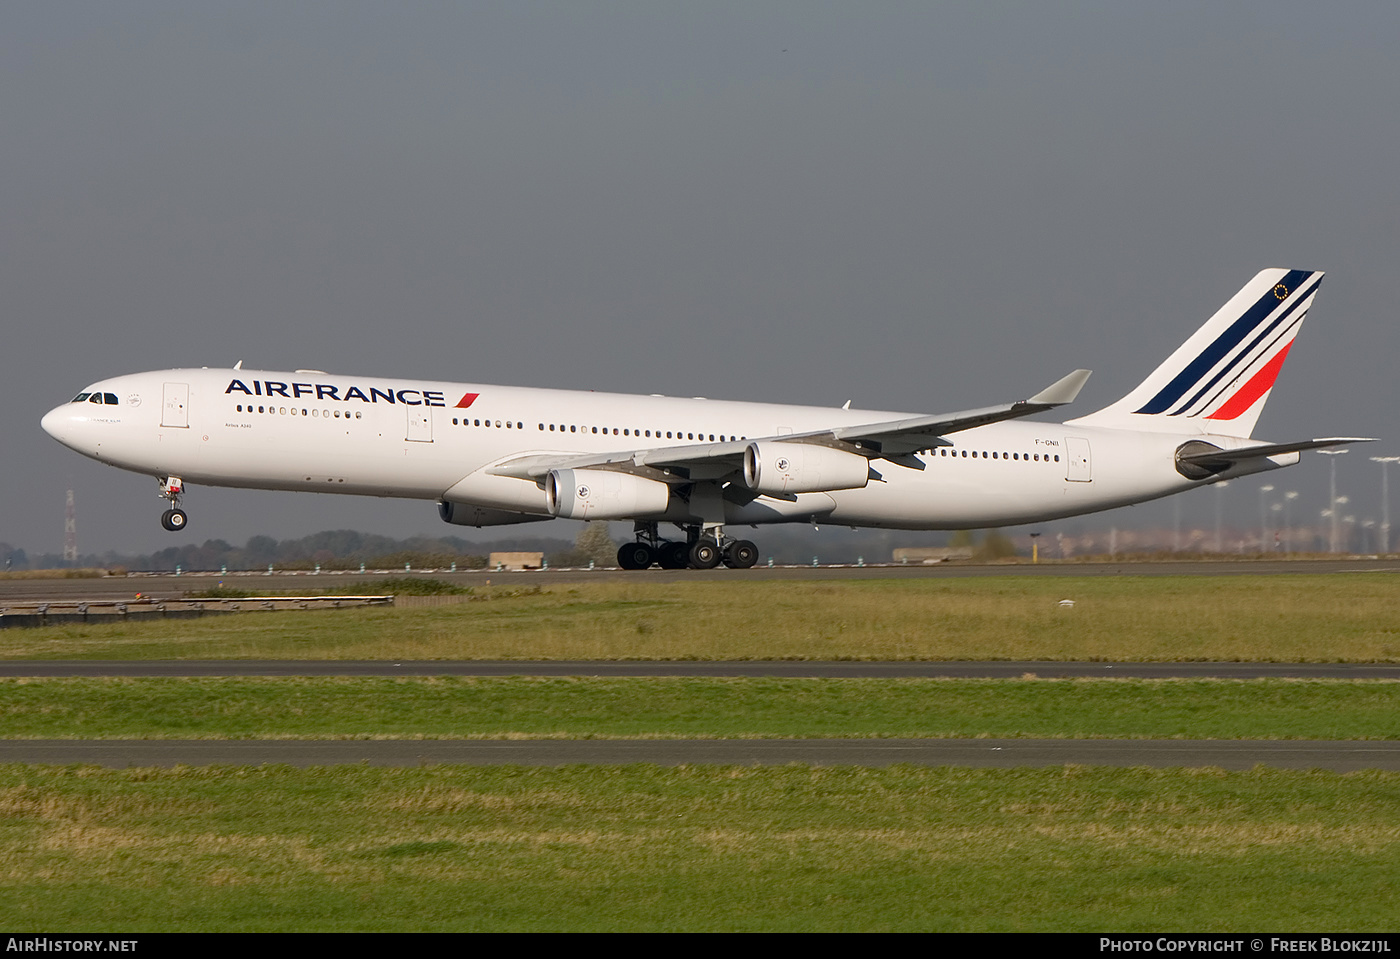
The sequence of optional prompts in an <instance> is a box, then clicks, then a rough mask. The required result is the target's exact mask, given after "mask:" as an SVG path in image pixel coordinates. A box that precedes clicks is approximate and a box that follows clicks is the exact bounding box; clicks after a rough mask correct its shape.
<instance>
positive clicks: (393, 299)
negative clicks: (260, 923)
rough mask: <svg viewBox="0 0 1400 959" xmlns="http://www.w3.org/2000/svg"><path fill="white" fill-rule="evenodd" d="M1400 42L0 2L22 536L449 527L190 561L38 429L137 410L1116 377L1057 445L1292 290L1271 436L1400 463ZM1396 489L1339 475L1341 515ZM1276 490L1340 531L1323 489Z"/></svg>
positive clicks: (939, 398)
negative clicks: (180, 400) (1398, 383)
mask: <svg viewBox="0 0 1400 959" xmlns="http://www.w3.org/2000/svg"><path fill="white" fill-rule="evenodd" d="M1398 28H1400V9H1397V8H1396V7H1394V6H1393V5H1386V4H1346V3H1342V4H1329V5H1326V6H1322V5H1317V4H1301V3H1259V4H1249V3H1235V4H1218V3H1200V4H1191V3H1173V4H1160V5H1126V4H1117V3H1103V4H1047V3H1029V4H999V3H972V4H965V5H938V4H893V3H861V4H856V3H844V4H821V3H814V2H806V0H804V2H792V3H763V2H751V0H750V2H739V3H692V4H658V3H635V4H632V3H586V2H568V3H523V2H508V3H507V2H502V3H495V4H465V3H464V4H443V3H406V2H401V3H394V4H349V3H343V2H337V3H297V4H285V3H268V4H253V3H210V4H201V3H191V2H179V3H149V2H128V3H115V4H114V3H62V4H55V3H46V2H38V3H25V2H11V3H6V4H3V5H0V129H3V130H4V135H3V136H0V171H3V176H2V177H0V291H3V303H4V331H5V337H4V347H3V352H2V353H0V374H3V379H0V382H3V390H4V393H3V395H4V399H5V403H4V411H5V412H4V416H3V419H0V450H3V451H4V452H3V462H4V472H3V477H4V480H3V482H4V487H3V488H4V494H5V495H4V504H5V505H4V507H3V512H0V540H3V541H7V542H10V543H12V544H14V545H17V546H22V547H24V548H26V549H28V550H31V551H33V552H39V551H50V550H57V549H59V548H60V546H61V542H62V528H63V491H64V490H65V489H66V488H67V487H68V486H69V485H70V484H71V485H72V486H73V487H74V488H75V489H76V490H77V496H78V502H79V528H80V547H81V548H82V549H83V550H84V551H89V550H105V549H111V548H115V549H122V550H130V551H146V550H150V549H155V548H159V547H162V546H166V545H171V544H173V543H175V542H177V541H178V542H185V541H188V540H197V541H198V540H203V539H206V538H214V537H218V538H223V539H228V540H230V541H233V542H241V541H243V540H244V539H246V538H247V537H248V536H250V535H252V534H255V533H267V534H269V535H273V536H276V537H278V538H283V537H287V536H294V535H303V534H305V533H308V532H312V531H314V530H317V529H323V528H336V527H355V528H360V529H366V530H372V531H375V532H383V533H391V534H394V535H409V534H412V533H419V532H429V533H433V534H435V535H440V534H442V533H447V532H461V531H460V530H456V529H455V528H452V527H447V526H444V525H443V524H441V523H440V522H439V521H438V519H437V516H436V513H435V511H434V509H433V507H432V505H431V504H429V503H422V502H409V503H393V502H388V503H386V502H383V501H379V500H367V499H358V498H351V497H333V496H319V495H306V494H291V493H249V492H235V491H229V490H211V489H202V488H195V489H194V490H193V491H192V493H191V495H190V496H189V497H187V499H186V507H187V508H188V509H189V511H190V515H191V523H192V525H191V527H190V529H189V531H188V532H187V533H182V534H178V536H172V535H171V534H168V533H165V532H164V531H163V530H161V529H160V527H159V524H158V522H157V518H158V515H159V513H160V510H161V509H162V505H161V501H160V500H159V499H158V498H157V497H156V495H155V482H154V480H151V479H149V478H147V477H141V476H136V475H134V474H127V473H122V472H119V471H117V470H114V469H111V468H108V467H103V466H100V465H98V464H96V463H92V462H90V461H88V460H85V459H83V458H81V457H79V456H78V455H77V454H75V453H71V452H69V451H67V450H65V449H64V448H62V447H60V446H59V445H58V444H57V443H55V442H53V441H52V440H50V439H49V438H48V437H47V436H45V435H44V434H43V432H42V431H41V430H40V429H39V418H40V416H41V415H42V414H43V413H44V411H46V410H47V409H49V408H50V407H52V406H54V405H56V404H58V403H60V402H62V401H63V400H65V399H67V398H69V397H70V396H71V395H72V394H73V393H75V392H77V391H78V390H79V389H80V388H81V387H83V386H84V385H86V384H87V383H89V382H91V381H93V380H96V379H99V378H101V377H104V376H109V375H114V374H117V373H125V372H134V371H137V370H145V369H160V368H166V367H177V366H231V365H232V364H233V363H234V362H235V361H237V360H239V359H242V360H243V361H245V363H246V364H248V365H249V366H257V367H263V368H274V369H275V368H287V369H289V368H294V367H311V368H317V369H325V370H331V371H336V372H345V373H361V374H372V375H385V376H401V377H424V378H436V379H456V380H475V381H481V382H488V383H489V382H502V383H519V384H531V385H558V386H563V387H577V388H596V389H617V390H623V391H633V390H635V391H637V392H643V393H646V392H668V393H677V394H683V395H695V394H703V395H709V396H724V397H734V398H741V399H756V400H773V401H792V402H806V403H813V404H818V405H828V404H829V405H832V406H837V405H840V404H841V403H843V402H844V401H845V400H847V399H853V400H854V405H856V406H866V407H873V408H884V409H903V410H911V411H929V412H934V411H944V410H950V409H957V408H964V407H969V406H980V405H985V404H989V403H993V402H1001V401H1005V400H1011V399H1019V398H1022V397H1023V396H1025V395H1027V394H1028V393H1029V392H1034V391H1035V390H1037V389H1039V388H1040V387H1042V386H1044V385H1046V384H1048V383H1049V382H1050V381H1052V380H1054V379H1055V378H1057V377H1058V376H1060V375H1061V374H1063V373H1065V372H1067V371H1069V370H1071V369H1073V368H1075V367H1077V366H1088V367H1091V368H1093V369H1094V371H1095V374H1094V378H1093V379H1092V380H1091V381H1090V384H1089V386H1088V387H1087V388H1086V389H1085V391H1084V393H1083V394H1082V396H1081V398H1080V400H1079V402H1078V403H1077V404H1076V405H1075V406H1074V407H1072V408H1071V413H1070V415H1073V413H1075V412H1078V413H1083V412H1088V411H1090V410H1093V409H1096V408H1098V407H1099V406H1103V405H1105V404H1107V403H1109V402H1111V401H1112V400H1114V399H1116V398H1118V397H1119V396H1120V395H1122V394H1123V393H1124V392H1126V391H1127V390H1128V389H1129V388H1131V387H1132V386H1133V385H1135V384H1136V383H1137V382H1138V381H1139V380H1140V379H1141V378H1142V376H1143V375H1145V374H1146V372H1148V370H1149V369H1150V368H1151V367H1153V366H1155V365H1156V363H1157V362H1159V361H1160V360H1161V359H1163V358H1164V357H1165V356H1166V355H1167V353H1168V352H1170V351H1171V350H1172V349H1174V348H1175V347H1176V346H1177V345H1178V344H1179V343H1180V342H1181V341H1182V340H1183V339H1184V338H1185V337H1186V335H1187V334H1188V333H1189V332H1190V331H1191V330H1193V329H1194V328H1195V327H1196V326H1197V325H1198V324H1199V323H1200V322H1202V321H1203V320H1204V319H1205V318H1206V317H1207V316H1208V315H1209V314H1210V313H1211V312H1213V311H1214V310H1215V309H1216V308H1217V307H1218V306H1219V305H1220V304H1221V303H1223V302H1224V301H1225V299H1227V298H1228V297H1229V296H1230V295H1232V294H1233V293H1234V292H1235V291H1236V290H1237V289H1238V288H1239V287H1240V286H1241V285H1242V284H1243V283H1244V282H1245V281H1246V280H1247V279H1249V277H1251V276H1252V275H1253V274H1254V273H1255V272H1257V271H1258V270H1259V269H1261V268H1263V267H1266V266H1280V267H1298V268H1309V269H1324V270H1327V271H1328V273H1329V275H1328V278H1327V280H1326V282H1325V284H1324V286H1323V289H1322V293H1321V294H1320V296H1319V297H1318V300H1317V304H1316V307H1315V309H1314V310H1313V313H1312V315H1311V316H1310V318H1309V321H1308V323H1307V325H1306V326H1305V328H1304V330H1303V334H1302V337H1301V338H1300V340H1299V342H1298V345H1297V348H1296V349H1294V350H1293V351H1292V353H1291V354H1290V357H1289V361H1288V364H1287V366H1286V367H1285V369H1284V371H1283V374H1282V376H1281V377H1280V380H1279V383H1278V388H1277V389H1276V391H1275V393H1274V396H1273V398H1272V399H1271V401H1270V404H1269V407H1268V408H1267V410H1266V411H1265V413H1264V416H1263V418H1262V420H1261V422H1260V426H1259V430H1258V431H1257V435H1259V436H1261V437H1265V438H1269V439H1276V440H1288V439H1297V438H1304V437H1309V436H1321V435H1336V434H1348V435H1374V436H1380V437H1392V436H1394V434H1395V429H1394V427H1393V425H1392V420H1393V415H1392V414H1393V409H1394V397H1395V388H1394V381H1393V378H1392V366H1393V361H1394V358H1395V357H1396V355H1397V347H1400V328H1397V324H1396V323H1395V322H1394V321H1393V317H1392V313H1393V309H1392V306H1391V303H1392V300H1393V298H1392V297H1391V295H1390V294H1391V292H1392V291H1393V288H1394V284H1395V280H1394V273H1395V270H1396V266H1397V226H1400V212H1397V211H1400V203H1397V199H1398V198H1397V192H1400V191H1398V188H1397V172H1396V170H1397V146H1400V110H1397V109H1396V106H1395V104H1396V102H1397V94H1400V58H1397V57H1396V56H1395V55H1394V42H1395V39H1396V37H1397V36H1400V29H1398ZM1391 452H1400V449H1397V443H1395V442H1385V443H1378V444H1373V445H1372V446H1371V447H1370V448H1362V449H1359V450H1357V451H1355V452H1353V453H1352V454H1351V455H1349V456H1347V457H1344V458H1343V461H1342V462H1341V463H1339V466H1338V470H1339V475H1340V476H1341V477H1342V485H1343V487H1344V491H1346V492H1349V493H1350V494H1351V495H1352V498H1353V502H1354V503H1355V504H1356V506H1355V507H1354V508H1355V509H1356V510H1357V512H1358V514H1364V515H1370V516H1376V517H1378V516H1379V511H1380V507H1379V502H1378V499H1379V471H1378V468H1377V467H1376V466H1375V465H1374V464H1371V463H1369V462H1367V461H1366V460H1365V457H1366V456H1367V455H1372V454H1380V453H1391ZM1267 481H1272V482H1275V483H1276V484H1282V486H1283V487H1286V488H1290V489H1301V490H1303V492H1304V496H1303V499H1302V500H1301V502H1300V505H1299V506H1298V507H1297V509H1298V514H1297V515H1300V516H1305V515H1312V516H1316V511H1317V510H1319V509H1321V508H1322V507H1323V506H1325V505H1326V503H1325V490H1326V463H1325V461H1324V460H1323V459H1322V458H1321V457H1317V456H1305V459H1304V463H1303V464H1302V465H1301V466H1299V467H1296V468H1294V469H1293V470H1292V471H1290V472H1288V473H1284V474H1275V477H1271V478H1270V480H1267ZM1261 482H1265V480H1261ZM1243 485H1244V486H1245V488H1246V490H1249V491H1252V490H1254V486H1253V485H1250V484H1249V483H1248V482H1247V483H1246V484H1243ZM1213 495H1214V494H1210V493H1196V494H1191V495H1190V496H1188V497H1187V500H1186V503H1187V504H1189V505H1188V506H1187V507H1186V508H1187V509H1188V513H1189V515H1191V516H1194V517H1199V518H1200V520H1201V521H1204V518H1205V517H1206V516H1213V508H1214V500H1213V499H1211V497H1212V496H1213ZM1255 496H1257V493H1254V492H1245V491H1240V492H1239V494H1238V496H1237V497H1236V498H1237V500H1238V502H1237V503H1236V508H1237V509H1238V511H1239V512H1240V513H1241V514H1242V516H1241V519H1240V521H1241V522H1245V523H1247V522H1251V519H1250V517H1252V516H1256V515H1257V503H1256V501H1255V499H1254V497H1255ZM1159 509H1160V508H1159ZM1133 521H1134V520H1133V518H1132V517H1125V518H1124V519H1123V520H1121V521H1120V522H1123V523H1130V522H1133ZM550 528H551V527H548V526H542V527H536V528H535V529H536V530H538V531H546V530H548V529H550ZM558 530H559V533H560V534H561V535H568V534H569V533H570V532H571V530H570V529H568V528H565V527H563V526H559V527H558Z"/></svg>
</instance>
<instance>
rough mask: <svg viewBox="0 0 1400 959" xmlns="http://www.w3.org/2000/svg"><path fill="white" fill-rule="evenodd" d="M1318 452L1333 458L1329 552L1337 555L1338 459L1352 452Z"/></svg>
mask: <svg viewBox="0 0 1400 959" xmlns="http://www.w3.org/2000/svg"><path fill="white" fill-rule="evenodd" d="M1318 452H1319V453H1321V454H1322V455H1324V456H1330V457H1332V459H1331V460H1330V462H1331V464H1332V485H1331V487H1330V489H1331V499H1330V502H1331V504H1332V538H1331V541H1330V542H1329V543H1328V546H1327V551H1328V552H1329V553H1335V552H1337V457H1338V456H1345V455H1346V454H1347V453H1350V452H1351V450H1318Z"/></svg>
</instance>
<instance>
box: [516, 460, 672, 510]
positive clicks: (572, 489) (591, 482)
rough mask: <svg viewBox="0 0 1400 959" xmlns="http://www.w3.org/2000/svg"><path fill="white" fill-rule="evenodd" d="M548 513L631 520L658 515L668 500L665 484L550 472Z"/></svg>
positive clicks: (607, 474)
mask: <svg viewBox="0 0 1400 959" xmlns="http://www.w3.org/2000/svg"><path fill="white" fill-rule="evenodd" d="M544 492H545V501H546V503H547V504H548V505H549V511H550V512H551V513H553V514H554V515H555V516H558V517H560V518H561V519H600V520H606V519H633V518H636V517H640V516H660V515H661V514H663V513H665V512H666V507H667V505H668V504H669V503H670V501H671V488H670V487H669V486H667V485H666V484H665V483H661V482H658V481H656V480H652V479H647V478H645V477H642V476H634V475H633V474H631V473H619V472H616V471H615V470H550V472H549V476H548V477H546V479H545V486H544Z"/></svg>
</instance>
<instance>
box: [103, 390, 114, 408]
mask: <svg viewBox="0 0 1400 959" xmlns="http://www.w3.org/2000/svg"><path fill="white" fill-rule="evenodd" d="M102 402H104V403H106V404H107V405H108V406H116V405H117V394H115V393H103V394H102Z"/></svg>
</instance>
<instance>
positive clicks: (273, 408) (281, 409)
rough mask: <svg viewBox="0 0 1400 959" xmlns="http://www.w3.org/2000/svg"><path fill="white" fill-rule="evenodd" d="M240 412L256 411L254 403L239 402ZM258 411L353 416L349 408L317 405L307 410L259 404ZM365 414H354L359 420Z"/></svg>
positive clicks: (282, 414)
mask: <svg viewBox="0 0 1400 959" xmlns="http://www.w3.org/2000/svg"><path fill="white" fill-rule="evenodd" d="M238 412H240V413H252V412H255V410H254V409H253V404H252V403H249V404H248V405H247V406H244V405H243V404H242V403H239V404H238ZM256 412H258V413H263V412H267V413H273V414H276V415H278V416H286V415H288V414H291V415H292V416H298V415H300V416H324V417H325V418H326V419H330V418H331V417H332V416H334V417H335V418H336V419H340V418H341V417H342V416H343V417H345V418H346V419H347V420H348V419H350V416H351V414H350V411H349V410H346V411H345V412H344V413H342V412H341V411H340V410H318V409H316V408H315V407H312V408H311V409H310V410H307V409H305V408H302V409H300V410H299V409H297V408H296V407H291V408H290V409H289V408H288V407H285V406H267V407H263V406H259V407H258V408H257V410H256ZM363 415H364V414H363V413H360V412H356V413H355V414H354V416H355V419H357V420H358V419H360V418H361V417H362V416H363Z"/></svg>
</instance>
